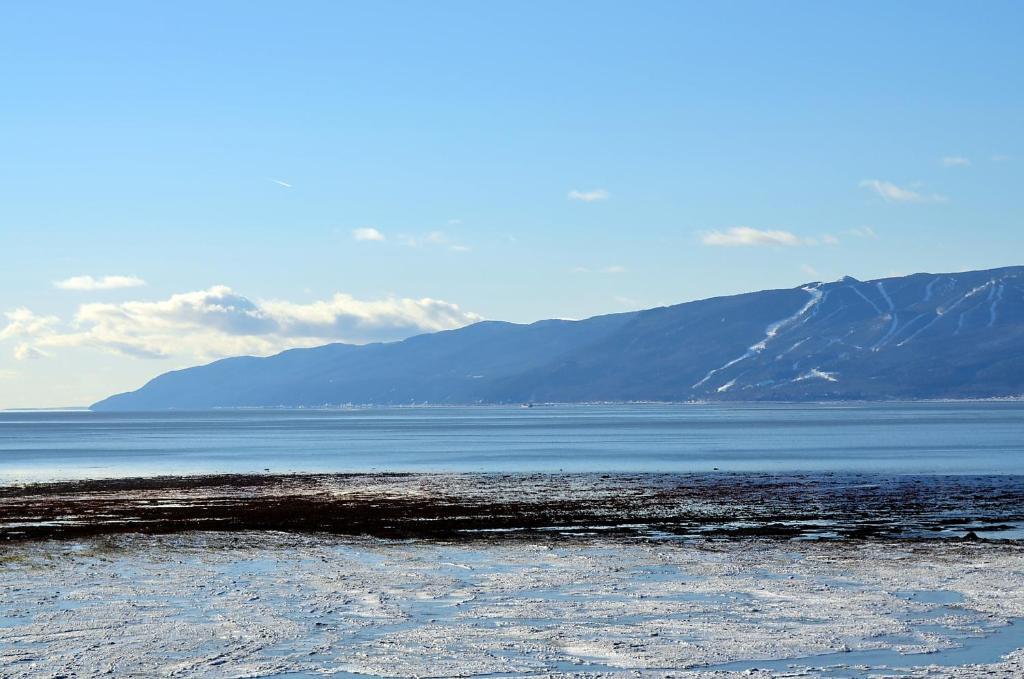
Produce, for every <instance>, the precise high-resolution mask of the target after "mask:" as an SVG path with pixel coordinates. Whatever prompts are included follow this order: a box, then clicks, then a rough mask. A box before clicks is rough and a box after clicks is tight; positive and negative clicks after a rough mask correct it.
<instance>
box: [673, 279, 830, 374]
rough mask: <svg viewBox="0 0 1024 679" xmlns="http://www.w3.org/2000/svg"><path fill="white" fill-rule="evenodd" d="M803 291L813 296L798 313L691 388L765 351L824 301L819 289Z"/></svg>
mask: <svg viewBox="0 0 1024 679" xmlns="http://www.w3.org/2000/svg"><path fill="white" fill-rule="evenodd" d="M801 290H803V291H804V292H806V293H808V294H809V295H810V296H811V298H810V299H809V300H807V303H806V304H804V305H803V306H802V307H800V309H798V310H797V312H796V313H794V314H792V315H790V316H787V317H785V318H783V319H780V320H778V321H775V322H774V323H771V324H770V325H769V326H768V327H767V328H765V331H764V339H762V340H761V341H760V342H758V343H756V344H754V345H752V346H750V347H749V348H748V349H747V350H746V351H745V352H744V353H743V354H742V355H741V356H738V357H737V358H734V359H732V360H731V361H729V362H728V363H725V364H724V365H722V366H719V367H718V368H713V369H711V370H709V371H708V373H707V374H706V375H704V377H703V378H701V380H700V381H699V382H697V383H696V384H694V385H693V386H692V387H691V388H692V389H696V388H698V387H700V386H703V385H704V383H705V382H707V381H708V380H710V379H711V378H712V377H714V376H715V375H717V374H718V373H720V372H722V371H723V370H726V369H727V368H731V367H732V366H734V365H736V364H737V363H739V362H740V361H745V360H746V359H748V358H750V357H751V356H756V355H757V354H759V353H761V352H762V351H764V350H765V348H766V347H767V346H768V342H770V341H771V340H772V339H774V338H775V337H776V336H777V335H778V334H779V332H781V331H782V330H783V329H785V328H787V327H789V326H790V325H792V324H793V323H795V322H796V321H798V320H799V319H800V318H801V317H803V316H804V314H806V313H807V312H808V311H810V310H811V309H812V308H814V306H815V305H817V304H818V303H819V302H820V301H821V300H822V297H823V293H822V291H821V290H820V289H819V288H817V287H814V286H807V287H803V288H801Z"/></svg>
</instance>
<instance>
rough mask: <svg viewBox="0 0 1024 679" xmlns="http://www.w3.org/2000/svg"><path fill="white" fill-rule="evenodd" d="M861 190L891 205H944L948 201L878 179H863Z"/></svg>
mask: <svg viewBox="0 0 1024 679" xmlns="http://www.w3.org/2000/svg"><path fill="white" fill-rule="evenodd" d="M860 185H861V187H862V188H865V189H871V190H872V191H874V192H875V193H877V194H878V195H879V196H881V197H882V199H883V200H885V201H886V202H892V203H945V202H946V201H947V200H948V199H947V198H946V197H945V196H942V195H939V194H937V193H931V194H924V193H920V192H918V191H914V190H912V189H907V188H903V187H901V186H896V185H895V184H893V183H891V182H886V181H882V180H880V179H865V180H864V181H862V182H861V183H860Z"/></svg>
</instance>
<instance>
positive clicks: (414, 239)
mask: <svg viewBox="0 0 1024 679" xmlns="http://www.w3.org/2000/svg"><path fill="white" fill-rule="evenodd" d="M398 242H399V243H400V244H402V245H404V246H405V247H407V248H425V247H436V246H445V247H447V248H448V249H449V250H451V251H452V252H469V251H470V250H472V248H471V247H469V246H468V245H463V244H462V243H453V242H452V240H451V239H450V238H448V235H447V234H445V233H444V232H443V231H429V232H427V233H424V234H420V235H410V234H407V233H401V234H399V235H398Z"/></svg>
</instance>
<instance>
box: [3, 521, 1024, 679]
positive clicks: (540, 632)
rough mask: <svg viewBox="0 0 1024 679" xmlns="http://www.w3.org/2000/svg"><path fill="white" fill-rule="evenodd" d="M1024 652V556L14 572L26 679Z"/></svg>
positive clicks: (333, 555) (217, 555)
mask: <svg viewBox="0 0 1024 679" xmlns="http://www.w3.org/2000/svg"><path fill="white" fill-rule="evenodd" d="M1022 647H1024V546H1021V545H1019V544H1015V543H1012V542H1002V543H995V542H993V543H970V542H957V541H944V540H932V541H926V542H907V541H895V542H894V541H841V542H837V541H827V542H804V541H782V540H762V539H730V540H697V541H680V540H671V541H657V540H655V541H651V540H639V539H614V540H611V539H607V538H583V539H569V538H560V539H558V540H547V541H544V540H536V541H522V540H519V541H509V542H494V541H468V542H467V541H460V542H445V541H427V540H401V541H400V540H384V539H372V538H353V537H338V536H335V537H331V536H311V535H296V534H286V533H278V532H260V533H254V532H243V533H221V532H187V533H179V534H176V535H163V536H146V535H129V536H101V537H93V538H88V539H83V540H64V541H26V542H16V543H10V544H8V545H7V546H6V548H5V549H4V551H3V552H2V556H0V667H4V668H5V669H4V675H5V676H12V677H36V676H93V675H103V674H113V675H115V676H127V675H146V676H170V675H173V676H184V677H199V676H202V677H254V676H272V677H276V676H282V677H307V676H325V675H326V676H341V677H345V676H367V675H369V676H388V677H408V676H421V677H426V676H444V677H450V676H486V677H494V676H532V675H544V676H552V675H556V676H557V675H572V676H609V677H619V676H621V677H631V676H638V674H639V676H656V677H662V676H682V677H686V676H733V675H736V676H740V675H743V676H746V675H749V674H751V673H753V674H762V676H769V675H772V676H777V675H780V674H782V675H789V676H807V675H812V676H870V675H873V674H874V675H877V676H895V675H899V676H929V677H934V676H1021V673H1024V651H1021V650H1019V649H1021V648H1022ZM897 668H899V669H897Z"/></svg>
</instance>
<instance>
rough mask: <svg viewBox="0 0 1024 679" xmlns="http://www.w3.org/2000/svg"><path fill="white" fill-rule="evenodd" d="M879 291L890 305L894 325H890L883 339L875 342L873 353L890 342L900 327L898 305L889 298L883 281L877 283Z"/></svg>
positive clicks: (872, 348)
mask: <svg viewBox="0 0 1024 679" xmlns="http://www.w3.org/2000/svg"><path fill="white" fill-rule="evenodd" d="M876 285H877V286H878V291H879V292H880V293H882V297H883V298H884V299H885V303H886V304H888V305H889V314H890V315H891V316H892V323H891V324H890V325H889V331H888V332H887V333H885V335H883V336H882V339H880V340H878V341H877V342H875V345H874V346H873V347H871V351H878V350H879V349H881V348H882V347H883V346H885V343H886V342H888V341H889V338H890V337H892V336H893V335H894V334H896V329H897V328H899V327H900V315H899V314H898V313H896V305H894V304H893V303H892V298H891V297H889V293H888V292H886V291H885V285H883V284H882V281H878V283H876Z"/></svg>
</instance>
